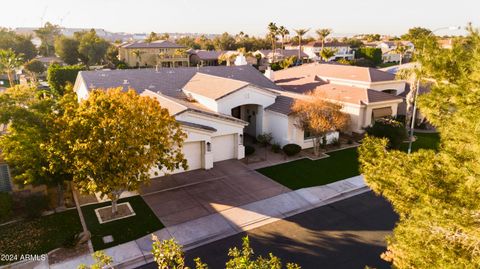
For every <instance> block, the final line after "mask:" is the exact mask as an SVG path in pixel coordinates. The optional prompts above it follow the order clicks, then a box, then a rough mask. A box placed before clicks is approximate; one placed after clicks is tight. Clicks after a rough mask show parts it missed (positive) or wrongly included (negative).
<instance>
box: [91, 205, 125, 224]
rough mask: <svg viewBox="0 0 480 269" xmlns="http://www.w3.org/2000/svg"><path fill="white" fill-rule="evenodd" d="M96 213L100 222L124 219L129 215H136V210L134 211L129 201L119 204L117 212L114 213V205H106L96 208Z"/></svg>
mask: <svg viewBox="0 0 480 269" xmlns="http://www.w3.org/2000/svg"><path fill="white" fill-rule="evenodd" d="M95 215H97V219H98V222H99V223H100V224H103V223H107V222H111V221H115V220H119V219H124V218H128V217H133V216H135V211H133V209H132V206H131V205H130V203H129V202H126V203H120V204H118V205H117V214H115V215H114V214H113V213H112V206H111V205H109V206H104V207H100V208H96V209H95Z"/></svg>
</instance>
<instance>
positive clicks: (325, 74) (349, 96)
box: [274, 63, 405, 134]
mask: <svg viewBox="0 0 480 269" xmlns="http://www.w3.org/2000/svg"><path fill="white" fill-rule="evenodd" d="M274 79H275V83H276V84H277V85H279V86H281V87H282V90H283V92H282V95H283V96H284V97H285V98H286V97H289V98H292V99H308V96H307V95H306V94H307V93H309V92H312V91H319V92H321V94H323V95H324V96H325V99H326V100H330V101H334V102H339V103H340V104H342V105H343V111H344V112H345V113H348V114H349V115H350V118H351V125H350V131H353V132H357V133H362V132H364V128H365V127H367V126H369V125H371V124H372V123H373V122H374V120H376V119H378V118H382V117H386V116H395V115H397V108H398V105H399V104H400V103H402V102H403V98H402V97H400V96H396V94H400V93H402V92H403V91H404V90H405V82H404V81H399V80H396V79H395V75H392V74H390V73H387V72H383V71H380V70H377V69H374V68H366V67H357V66H347V65H335V64H318V63H312V64H305V65H302V66H298V67H292V68H289V69H285V70H280V71H277V72H275V73H274ZM392 93H393V94H392ZM291 102H293V100H287V99H285V101H284V102H283V103H280V102H277V103H276V105H275V109H277V110H278V111H283V112H284V113H285V114H286V115H291V110H290V108H289V105H290V104H289V103H291ZM301 133H302V134H303V132H301Z"/></svg>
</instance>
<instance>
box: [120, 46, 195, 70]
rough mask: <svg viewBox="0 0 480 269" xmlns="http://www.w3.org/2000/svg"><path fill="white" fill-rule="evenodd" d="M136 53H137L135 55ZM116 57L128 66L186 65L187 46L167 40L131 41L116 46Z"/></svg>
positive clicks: (187, 62)
mask: <svg viewBox="0 0 480 269" xmlns="http://www.w3.org/2000/svg"><path fill="white" fill-rule="evenodd" d="M137 53H138V55H136V54H137ZM118 58H119V59H120V60H122V61H124V62H125V63H126V64H127V65H128V66H130V67H135V66H143V67H153V66H158V67H186V66H189V55H188V53H187V48H186V47H184V46H182V45H178V44H176V43H173V42H171V41H168V40H158V41H153V42H133V43H126V44H123V45H120V46H119V47H118Z"/></svg>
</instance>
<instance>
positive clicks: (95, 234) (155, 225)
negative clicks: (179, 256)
mask: <svg viewBox="0 0 480 269" xmlns="http://www.w3.org/2000/svg"><path fill="white" fill-rule="evenodd" d="M122 202H129V203H130V205H131V206H132V209H133V210H134V211H135V216H132V217H127V218H124V219H119V220H115V221H112V222H107V223H103V224H100V223H99V221H98V218H97V216H96V215H95V209H96V208H99V207H104V206H109V205H111V203H110V202H105V203H100V204H93V205H86V206H83V207H82V212H83V216H84V218H85V222H86V223H87V227H88V230H89V231H90V232H91V233H92V238H91V240H92V244H93V248H94V249H95V250H101V249H105V248H109V247H112V246H115V245H119V244H122V243H126V242H128V241H131V240H135V239H138V238H140V237H142V236H145V235H148V234H150V233H152V232H155V231H157V230H160V229H162V228H163V227H164V226H163V224H162V223H161V222H160V220H158V218H157V217H156V216H155V214H154V213H153V212H152V210H151V209H150V207H148V205H147V204H146V203H145V202H144V201H143V198H142V197H140V196H132V197H128V198H124V199H120V200H119V201H118V203H122ZM107 235H111V236H113V239H114V241H113V242H111V243H104V242H103V239H102V238H103V237H104V236H107Z"/></svg>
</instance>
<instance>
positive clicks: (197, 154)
mask: <svg viewBox="0 0 480 269" xmlns="http://www.w3.org/2000/svg"><path fill="white" fill-rule="evenodd" d="M183 155H185V159H186V160H187V163H188V170H194V169H200V168H202V143H201V142H188V143H185V144H184V145H183Z"/></svg>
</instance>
